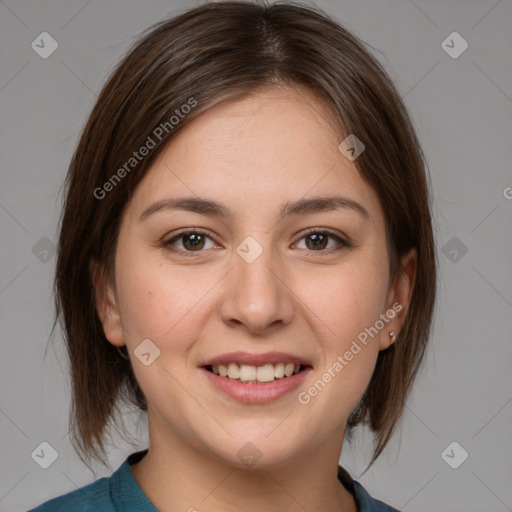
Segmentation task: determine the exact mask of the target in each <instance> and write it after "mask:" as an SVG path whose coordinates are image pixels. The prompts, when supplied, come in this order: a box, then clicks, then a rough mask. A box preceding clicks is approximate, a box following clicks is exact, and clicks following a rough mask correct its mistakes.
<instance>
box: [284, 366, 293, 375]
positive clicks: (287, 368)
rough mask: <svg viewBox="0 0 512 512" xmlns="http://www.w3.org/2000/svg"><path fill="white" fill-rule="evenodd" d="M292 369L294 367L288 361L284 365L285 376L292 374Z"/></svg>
mask: <svg viewBox="0 0 512 512" xmlns="http://www.w3.org/2000/svg"><path fill="white" fill-rule="evenodd" d="M293 369H294V365H293V364H292V363H288V364H287V365H286V366H285V367H284V374H285V375H286V376H287V377H290V375H293Z"/></svg>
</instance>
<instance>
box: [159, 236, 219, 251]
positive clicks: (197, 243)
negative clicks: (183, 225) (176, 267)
mask: <svg viewBox="0 0 512 512" xmlns="http://www.w3.org/2000/svg"><path fill="white" fill-rule="evenodd" d="M207 240H211V241H212V239H211V238H210V236H208V235H207V234H206V233H202V232H200V231H183V232H181V233H179V234H178V235H176V236H174V237H173V238H171V239H169V240H167V241H166V242H164V244H163V245H164V247H166V248H168V249H171V250H173V251H176V252H178V253H181V254H185V255H188V254H187V253H193V252H202V250H203V249H205V248H206V249H209V248H213V247H205V246H206V242H207ZM212 242H213V241H212ZM178 244H180V245H181V247H180V246H179V245H178ZM176 245H178V247H176ZM212 245H213V246H214V245H215V244H212Z"/></svg>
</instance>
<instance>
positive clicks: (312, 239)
mask: <svg viewBox="0 0 512 512" xmlns="http://www.w3.org/2000/svg"><path fill="white" fill-rule="evenodd" d="M329 239H332V240H335V242H336V243H337V244H338V247H337V248H336V244H335V246H334V247H333V246H331V247H328V244H329ZM302 240H306V249H308V250H310V251H315V252H323V250H324V249H326V248H327V249H335V250H336V249H338V250H341V249H344V248H348V247H350V244H349V243H348V242H346V241H345V240H343V239H342V238H341V237H339V236H338V235H335V234H334V233H331V232H329V231H320V230H312V231H309V232H308V233H307V234H306V235H305V236H303V237H302V238H301V239H300V240H299V242H300V241H302Z"/></svg>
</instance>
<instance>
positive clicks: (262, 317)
mask: <svg viewBox="0 0 512 512" xmlns="http://www.w3.org/2000/svg"><path fill="white" fill-rule="evenodd" d="M227 279H228V280H229V282H228V284H227V287H226V289H225V293H224V296H223V298H222V303H221V308H220V313H221V318H222V321H223V322H224V323H226V324H228V325H229V326H230V327H231V328H233V327H237V328H243V329H246V330H247V331H249V332H251V333H252V334H258V335H268V334H270V333H271V332H274V331H275V330H277V329H280V328H283V327H284V326H286V325H287V324H289V323H290V322H291V321H292V318H293V315H294V311H295V305H294V304H295V300H294V294H293V292H292V289H291V286H290V285H291V283H290V282H289V281H290V280H289V278H288V279H287V272H286V269H285V268H284V267H283V265H279V261H278V260H277V259H276V258H274V259H273V257H272V254H271V250H270V249H267V248H265V249H264V250H263V252H262V253H261V254H260V255H259V256H258V258H256V260H254V261H252V262H250V263H249V262H247V261H246V260H244V259H243V258H242V257H240V256H239V255H238V254H237V253H236V252H235V253H233V269H232V271H231V272H229V273H228V275H227ZM287 281H288V282H287Z"/></svg>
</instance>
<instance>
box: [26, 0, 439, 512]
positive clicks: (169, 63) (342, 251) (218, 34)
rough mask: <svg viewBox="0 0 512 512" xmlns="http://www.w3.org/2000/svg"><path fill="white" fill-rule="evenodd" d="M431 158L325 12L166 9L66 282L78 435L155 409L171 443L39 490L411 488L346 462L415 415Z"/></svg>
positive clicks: (113, 505)
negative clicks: (125, 413)
mask: <svg viewBox="0 0 512 512" xmlns="http://www.w3.org/2000/svg"><path fill="white" fill-rule="evenodd" d="M427 177H428V175H427V174H426V169H425V165H424V161H423V155H422V152H421V148H420V146H419V144H418V141H417V138H416V135H415V132H414V129H413V126H412V124H411V121H410V119H409V116H408V114H407V112H406V110H405V108H404V106H403V104H402V102H401V100H400V97H399V95H398V93H397V91H396V89H395V87H394V86H393V84H392V83H391V81H390V80H389V78H388V77H387V75H386V73H385V72H384V70H383V69H382V68H381V67H380V66H379V64H378V63H377V62H376V60H375V59H374V58H373V57H372V56H371V55H370V53H369V52H368V51H367V50H366V49H365V48H364V44H363V43H362V42H361V41H360V40H358V39H357V38H356V37H354V36H353V35H351V34H350V33H349V32H347V31H346V30H345V29H344V28H342V27H341V26H340V25H339V24H337V23H335V22H334V21H333V20H331V19H329V18H328V17H327V16H326V15H325V14H323V13H321V12H320V11H318V10H314V9H310V8H307V7H304V6H301V5H298V4H292V3H283V4H277V5H272V6H269V5H266V4H263V3H261V2H258V3H252V2H223V3H218V4H206V5H203V6H201V7H197V8H194V9H191V10H189V11H187V12H185V13H184V14H182V15H180V16H178V17H176V18H173V19H171V20H167V21H164V22H162V23H159V24H157V25H156V26H154V27H151V29H150V30H149V31H148V32H147V33H146V34H145V35H144V36H143V37H142V38H141V39H140V40H139V41H138V42H137V44H136V45H135V46H134V47H133V48H132V49H131V51H130V52H129V53H128V54H127V55H126V56H125V58H124V59H123V60H122V62H121V63H120V64H119V65H118V67H117V69H116V70H115V71H114V72H113V74H112V76H111V77H110V79H109V80H108V82H107V84H106V85H105V86H104V88H103V90H102V92H101V94H100V96H99V98H98V101H97V103H96V105H95V107H94V109H93V111H92V113H91V115H90V118H89V120H88V123H87V125H86V127H85V129H84V133H83V134H82V137H81V139H80V141H79V144H78V147H77V149H76V152H75V154H74V156H73V159H72V162H71V165H70V169H69V173H68V177H67V196H66V203H65V208H64V211H63V218H62V225H61V236H60V241H59V250H58V262H57V273H56V279H55V292H56V304H57V316H56V321H57V319H58V318H60V319H61V320H62V325H63V331H64V332H65V337H66V342H67V347H68V351H69V356H70V365H71V374H72V382H73V402H72V403H73V407H72V411H71V424H72V427H73V429H72V432H71V434H72V440H73V442H74V446H75V448H76V450H77V452H78V453H79V454H80V456H81V457H82V460H83V461H84V462H86V463H87V461H90V460H91V458H94V459H97V460H102V461H104V455H105V452H104V441H105V434H106V430H107V428H106V427H107V424H108V423H109V421H114V422H115V421H118V420H119V419H120V416H119V409H118V405H119V403H120V402H121V401H122V400H123V399H124V400H129V401H130V402H131V403H133V404H134V405H136V407H138V408H139V409H140V410H141V411H147V417H148V425H149V448H148V449H147V450H143V451H140V452H136V453H133V454H131V455H130V456H129V457H128V458H127V459H126V461H125V462H124V463H123V464H122V465H121V466H120V468H119V469H118V470H117V471H116V472H115V473H114V474H113V475H112V476H111V477H110V478H102V479H100V480H98V481H96V482H94V483H92V484H90V485H88V486H85V487H83V488H81V489H78V490H76V491H73V492H71V493H68V494H66V495H64V496H60V497H58V498H55V499H53V500H50V501H49V502H46V503H45V504H43V505H41V506H40V507H38V508H36V509H34V510H37V511H38V512H43V511H47V510H75V511H79V510H96V509H97V510H102V511H110V510H139V511H140V510H144V511H154V510H162V511H164V510H173V511H174V510H188V511H194V510H198V511H202V510H208V511H217V510H219V511H223V512H226V511H231V510H237V511H238V510H244V511H261V510H265V511H274V510H276V511H277V510H279V511H282V510H290V511H294V510H308V511H310V512H312V511H320V510H322V511H324V510H339V511H344V512H355V511H359V512H370V511H393V510H396V509H395V508H392V507H390V506H388V505H385V504H383V503H382V502H380V501H377V500H375V499H374V498H372V497H371V496H370V495H369V494H368V492H367V491H366V490H365V489H364V488H363V487H362V485H361V484H359V483H358V482H355V481H354V480H353V479H352V478H351V477H350V475H349V474H348V472H347V471H345V470H344V469H343V468H341V467H340V466H338V461H339V458H340V454H341V448H342V443H343V440H344V438H345V436H348V434H349V433H350V430H351V429H352V428H353V427H354V426H355V425H358V424H367V425H368V426H369V427H370V428H371V429H372V431H373V432H374V434H375V441H376V442H375V451H374V455H373V458H372V460H371V461H370V465H371V464H372V463H373V462H374V461H375V459H376V458H377V457H378V456H379V455H380V453H381V452H382V450H383V449H384V447H385V446H386V444H387V442H388V441H389V439H390V437H391V435H392V433H393V431H394V427H395V425H396V423H397V421H398V420H399V418H400V417H401V414H402V411H403V407H404V403H405V399H406V397H407V395H408V393H409V391H410V388H411V385H412V383H413V380H414V378H415V375H416V373H417V370H418V368H419V365H420V363H421V361H422V358H423V355H424V351H425V348H426V344H427V342H428V338H429V333H430V326H431V321H432V314H433V308H434V301H435V290H436V261H435V247H434V239H433V233H432V225H431V212H430V199H429V190H428V186H427Z"/></svg>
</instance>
